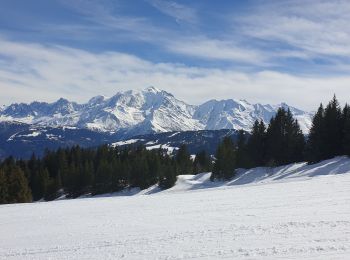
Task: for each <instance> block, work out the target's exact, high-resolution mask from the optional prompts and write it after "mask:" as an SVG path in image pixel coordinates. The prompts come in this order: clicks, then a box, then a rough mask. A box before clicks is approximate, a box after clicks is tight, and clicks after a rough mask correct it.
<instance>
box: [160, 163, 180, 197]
mask: <svg viewBox="0 0 350 260" xmlns="http://www.w3.org/2000/svg"><path fill="white" fill-rule="evenodd" d="M175 183H176V163H174V162H171V160H167V162H166V163H165V164H164V165H163V167H162V174H161V176H160V179H159V187H160V188H161V189H163V190H165V189H169V188H171V187H173V186H174V185H175Z"/></svg>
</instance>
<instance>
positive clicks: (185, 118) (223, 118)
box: [0, 87, 312, 138]
mask: <svg viewBox="0 0 350 260" xmlns="http://www.w3.org/2000/svg"><path fill="white" fill-rule="evenodd" d="M281 106H283V107H286V108H290V110H291V111H292V113H293V115H294V116H295V117H296V118H297V119H298V120H299V123H300V125H301V127H302V130H303V131H304V133H307V132H308V130H309V128H310V126H311V116H312V115H311V114H310V113H308V112H305V111H302V110H299V109H297V108H294V107H290V106H288V105H287V104H285V103H282V104H279V105H261V104H251V103H249V102H247V101H245V100H234V99H227V100H221V101H217V100H210V101H208V102H205V103H204V104H202V105H199V106H193V105H189V104H186V103H185V102H183V101H180V100H178V99H176V98H175V97H174V96H173V95H172V94H170V93H168V92H166V91H162V90H158V89H156V88H154V87H149V88H147V89H145V90H142V91H125V92H119V93H117V94H116V95H115V96H113V97H111V98H105V97H103V96H96V97H93V98H92V99H91V100H90V101H89V102H87V103H86V104H77V103H75V102H70V101H68V100H66V99H62V98H61V99H59V100H58V101H56V102H54V103H50V104H49V103H45V102H33V103H30V104H23V103H21V104H12V105H9V106H7V107H3V108H2V109H1V110H0V121H17V122H21V123H27V124H33V125H37V126H45V127H64V126H71V127H78V128H83V129H90V130H94V131H99V132H112V133H118V134H119V136H121V137H124V138H129V137H131V136H135V135H142V134H149V133H160V132H171V131H190V130H192V131H195V130H218V129H236V130H239V129H243V130H245V131H249V130H250V128H251V126H252V124H253V122H254V121H255V120H256V119H262V120H263V121H264V122H265V123H268V122H269V120H270V118H271V117H272V116H273V115H274V114H275V113H276V111H277V109H278V107H281Z"/></svg>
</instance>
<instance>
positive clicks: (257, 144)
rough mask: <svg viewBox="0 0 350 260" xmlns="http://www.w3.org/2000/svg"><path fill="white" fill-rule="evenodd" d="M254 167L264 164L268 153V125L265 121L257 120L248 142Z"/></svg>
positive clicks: (249, 153)
mask: <svg viewBox="0 0 350 260" xmlns="http://www.w3.org/2000/svg"><path fill="white" fill-rule="evenodd" d="M247 149H248V155H249V157H250V163H251V166H252V167H257V166H263V165H264V163H265V153H266V151H265V150H266V127H265V124H264V122H263V121H258V120H256V121H255V122H254V125H253V127H252V131H251V136H250V137H249V139H248V144H247Z"/></svg>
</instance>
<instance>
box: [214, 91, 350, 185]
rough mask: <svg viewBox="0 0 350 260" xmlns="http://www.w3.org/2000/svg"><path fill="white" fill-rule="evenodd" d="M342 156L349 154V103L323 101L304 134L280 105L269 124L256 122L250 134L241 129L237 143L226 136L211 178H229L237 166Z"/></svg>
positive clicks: (317, 159) (244, 166)
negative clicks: (325, 104)
mask: <svg viewBox="0 0 350 260" xmlns="http://www.w3.org/2000/svg"><path fill="white" fill-rule="evenodd" d="M339 155H348V156H350V106H349V105H347V104H346V105H345V106H344V107H343V108H341V107H340V105H339V103H338V101H337V99H336V97H335V96H334V98H333V99H332V100H331V101H330V102H329V103H328V105H327V106H326V108H324V107H323V105H322V104H321V105H320V107H319V109H318V111H317V113H316V114H315V116H314V117H313V121H312V127H311V129H310V133H309V135H308V136H307V137H305V136H304V135H303V133H302V131H301V129H300V126H299V124H298V121H297V120H296V119H294V118H293V116H292V113H291V111H290V110H286V109H284V108H280V109H279V110H278V111H277V114H276V115H275V116H274V117H272V119H271V120H270V123H269V125H268V126H267V127H266V126H265V124H264V123H263V122H262V121H256V122H255V123H254V125H253V128H252V131H251V135H250V136H249V138H247V135H246V134H245V133H244V132H243V131H241V132H240V133H239V136H238V141H237V143H236V144H234V143H233V142H232V140H230V139H229V138H226V139H225V140H224V141H223V142H222V143H221V144H220V145H219V147H218V149H217V152H216V156H215V157H216V160H215V163H214V167H213V173H212V176H211V179H212V180H214V179H219V180H228V179H231V178H232V177H233V176H234V174H235V169H237V168H252V167H257V166H267V167H273V166H279V165H285V164H289V163H294V162H301V161H307V162H309V163H317V162H319V161H322V160H325V159H330V158H333V157H335V156H339Z"/></svg>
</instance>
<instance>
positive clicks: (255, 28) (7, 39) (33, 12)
mask: <svg viewBox="0 0 350 260" xmlns="http://www.w3.org/2000/svg"><path fill="white" fill-rule="evenodd" d="M349 13H350V1H348V0H345V1H342V0H332V1H322V0H293V1H289V0H280V1H277V0H275V1H269V0H241V1H239V0H217V1H212V0H186V1H185V0H174V1H172V0H74V1H73V0H50V1H47V0H32V1H28V0H1V3H0V93H1V94H0V104H4V105H8V104H10V103H14V102H31V101H34V100H39V101H47V102H53V101H55V100H57V99H58V98H60V97H64V98H67V99H69V100H73V101H77V102H79V103H83V102H86V101H88V100H89V99H90V98H91V97H93V96H96V95H105V96H112V95H114V94H116V93H117V92H119V91H124V90H129V89H135V90H140V89H144V88H146V87H149V86H154V87H156V88H159V89H163V90H166V91H168V92H170V93H172V94H174V95H175V96H176V97H177V98H179V99H181V100H184V101H186V102H188V103H190V104H200V103H202V102H204V101H207V100H209V99H228V98H235V99H245V100H248V101H250V102H254V103H256V102H259V103H264V104H266V103H270V104H277V103H281V102H286V103H288V104H290V105H293V106H296V107H299V108H302V109H305V110H310V111H311V110H316V109H317V107H318V105H319V103H320V102H323V103H326V102H328V101H329V100H330V99H331V98H332V96H333V95H334V94H336V95H337V97H338V99H339V100H340V101H341V103H345V102H348V101H350V95H349V94H350V73H349V72H350V26H349V25H348V23H349Z"/></svg>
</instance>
